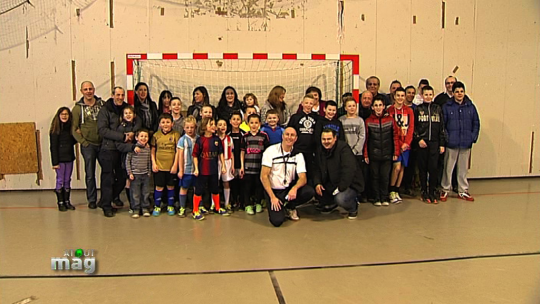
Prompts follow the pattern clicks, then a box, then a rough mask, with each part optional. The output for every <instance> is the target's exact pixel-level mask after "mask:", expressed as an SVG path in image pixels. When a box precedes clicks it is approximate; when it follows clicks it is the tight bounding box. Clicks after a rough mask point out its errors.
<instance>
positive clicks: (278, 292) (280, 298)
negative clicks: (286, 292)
mask: <svg viewBox="0 0 540 304" xmlns="http://www.w3.org/2000/svg"><path fill="white" fill-rule="evenodd" d="M268 274H269V275H270V280H272V285H273V286H274V291H275V292H276V297H277V300H278V303H279V304H286V302H285V297H284V296H283V292H281V287H279V282H278V280H277V278H276V275H275V274H274V271H273V270H270V271H268Z"/></svg>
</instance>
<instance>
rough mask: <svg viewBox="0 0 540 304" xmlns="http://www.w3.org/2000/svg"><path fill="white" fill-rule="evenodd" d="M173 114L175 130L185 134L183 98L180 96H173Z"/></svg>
mask: <svg viewBox="0 0 540 304" xmlns="http://www.w3.org/2000/svg"><path fill="white" fill-rule="evenodd" d="M171 115H172V117H173V130H175V131H176V132H178V133H179V134H180V135H183V134H184V116H183V115H182V100H180V97H173V98H172V99H171Z"/></svg>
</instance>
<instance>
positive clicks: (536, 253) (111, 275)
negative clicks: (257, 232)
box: [0, 251, 540, 280]
mask: <svg viewBox="0 0 540 304" xmlns="http://www.w3.org/2000/svg"><path fill="white" fill-rule="evenodd" d="M524 256H540V251H533V252H520V253H503V254H487V255H472V256H462V257H450V258H437V259H425V260H411V261H398V262H380V263H359V264H341V265H340V264H338V265H322V266H294V267H282V268H259V269H257V268H254V269H234V270H208V271H183V272H146V273H145V272H143V273H109V274H92V275H88V274H74V275H0V280H6V279H76V278H86V279H88V278H100V277H101V278H119V277H151V276H180V275H203V274H237V273H259V272H270V271H272V272H278V271H296V270H314V269H339V268H359V267H380V266H397V265H408V264H428V263H441V262H453V261H463V260H476V259H489V258H507V257H524Z"/></svg>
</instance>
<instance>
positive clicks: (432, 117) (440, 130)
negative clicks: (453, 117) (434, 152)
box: [414, 102, 446, 146]
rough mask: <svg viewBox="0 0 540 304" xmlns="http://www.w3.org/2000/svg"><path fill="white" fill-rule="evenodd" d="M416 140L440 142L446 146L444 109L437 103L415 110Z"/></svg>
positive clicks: (426, 104) (424, 105)
mask: <svg viewBox="0 0 540 304" xmlns="http://www.w3.org/2000/svg"><path fill="white" fill-rule="evenodd" d="M414 138H415V139H416V140H417V141H420V140H421V139H423V140H424V141H425V142H428V141H432V142H438V145H439V146H444V145H446V131H445V129H444V117H443V111H442V108H441V107H440V106H439V105H438V104H435V103H432V102H431V103H426V102H424V103H422V104H421V105H418V106H416V109H414Z"/></svg>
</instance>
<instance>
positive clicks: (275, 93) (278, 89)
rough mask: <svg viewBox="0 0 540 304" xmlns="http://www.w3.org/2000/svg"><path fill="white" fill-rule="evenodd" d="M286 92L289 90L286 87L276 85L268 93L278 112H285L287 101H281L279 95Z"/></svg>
mask: <svg viewBox="0 0 540 304" xmlns="http://www.w3.org/2000/svg"><path fill="white" fill-rule="evenodd" d="M285 92H287V90H285V88H284V87H282V86H275V87H274V88H272V90H270V93H269V94H268V102H269V103H270V105H272V107H273V108H274V109H276V110H278V112H283V111H284V110H285V102H280V101H279V97H281V95H283V94H285Z"/></svg>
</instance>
